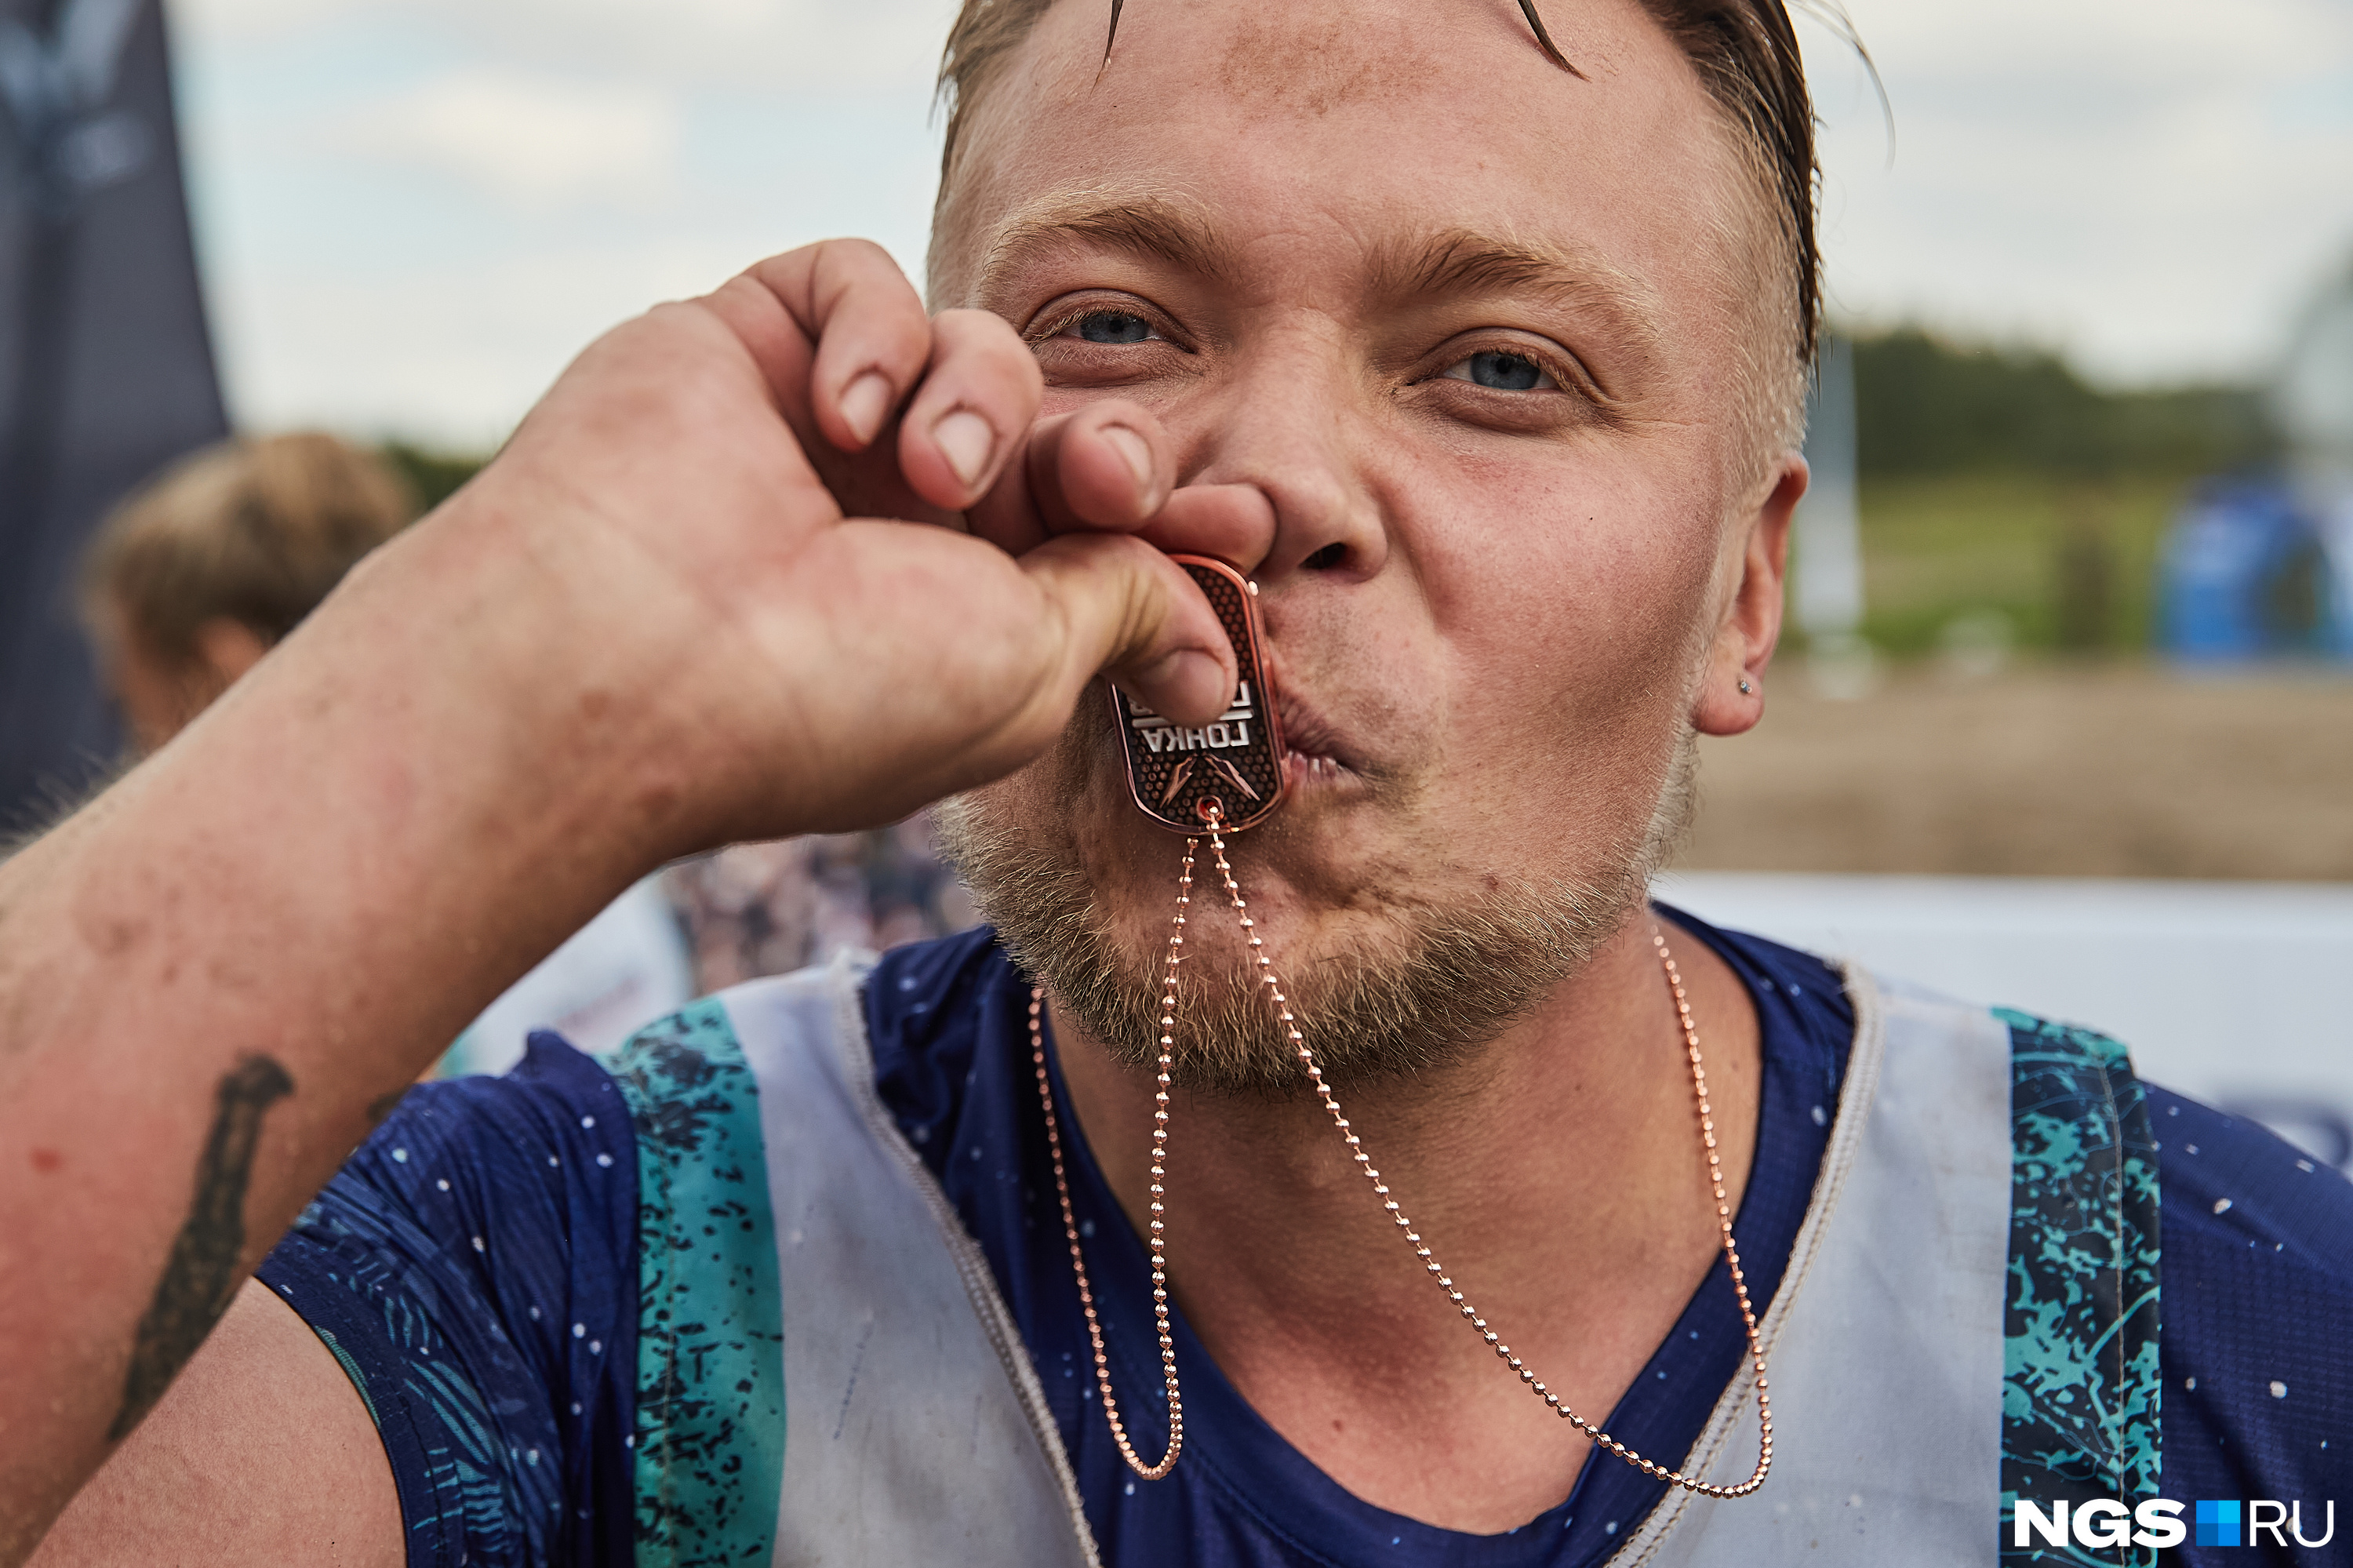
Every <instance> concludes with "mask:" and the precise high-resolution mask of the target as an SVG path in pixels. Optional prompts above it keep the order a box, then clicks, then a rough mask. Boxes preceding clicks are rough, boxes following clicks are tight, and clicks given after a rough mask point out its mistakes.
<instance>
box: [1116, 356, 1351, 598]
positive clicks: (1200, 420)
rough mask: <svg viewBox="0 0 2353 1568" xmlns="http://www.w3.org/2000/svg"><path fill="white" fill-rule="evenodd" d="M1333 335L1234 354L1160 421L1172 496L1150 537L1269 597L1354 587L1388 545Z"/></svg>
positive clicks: (1348, 369) (1348, 379) (1346, 368)
mask: <svg viewBox="0 0 2353 1568" xmlns="http://www.w3.org/2000/svg"><path fill="white" fill-rule="evenodd" d="M1343 347H1344V345H1343V343H1342V341H1341V340H1340V337H1339V335H1338V334H1318V333H1314V332H1309V331H1297V332H1293V333H1290V334H1284V335H1282V336H1280V337H1271V338H1268V339H1265V340H1262V341H1261V343H1259V344H1256V345H1254V346H1253V347H1252V348H1250V349H1247V350H1244V351H1243V352H1242V353H1241V354H1240V355H1239V356H1238V357H1237V358H1236V360H1235V361H1234V362H1233V365H1232V368H1231V371H1230V374H1229V375H1228V376H1224V377H1221V378H1220V379H1219V381H1218V382H1217V383H1215V384H1213V385H1212V386H1210V387H1204V388H1202V389H1201V390H1200V391H1199V392H1198V393H1197V394H1196V395H1195V396H1196V398H1197V399H1198V401H1197V402H1195V403H1194V407H1193V408H1188V409H1187V410H1185V412H1184V414H1182V415H1179V416H1178V417H1177V418H1175V419H1172V420H1171V421H1170V433H1171V434H1172V435H1174V436H1175V437H1176V440H1177V472H1178V475H1179V482H1180V484H1181V485H1182V487H1183V488H1180V489H1179V490H1178V491H1177V492H1176V494H1175V495H1173V496H1172V497H1170V500H1169V503H1168V505H1167V507H1166V510H1164V511H1163V513H1162V514H1161V515H1160V517H1159V518H1158V519H1157V520H1156V521H1155V524H1154V525H1153V527H1152V529H1151V532H1150V537H1151V538H1152V540H1153V542H1154V543H1155V544H1157V545H1159V546H1161V547H1162V548H1163V549H1166V550H1182V551H1195V552H1198V553H1200V554H1203V555H1212V556H1219V557H1220V558H1222V559H1225V560H1228V561H1231V562H1232V563H1233V564H1234V565H1235V566H1237V567H1240V568H1241V569H1242V570H1243V571H1244V572H1246V573H1248V574H1250V576H1251V577H1256V578H1257V579H1258V580H1259V581H1260V582H1261V583H1262V584H1264V585H1266V586H1267V587H1269V588H1272V587H1276V586H1278V585H1280V584H1281V583H1282V582H1283V581H1284V580H1285V579H1286V578H1288V577H1292V576H1294V575H1296V574H1300V573H1316V574H1319V575H1322V574H1331V575H1335V576H1340V577H1345V578H1350V579H1355V580H1359V581H1361V580H1362V579H1364V578H1366V577H1371V576H1373V575H1374V574H1375V573H1377V571H1379V570H1380V567H1381V565H1382V563H1383V562H1384V561H1385V560H1386V559H1387V557H1388V534H1387V530H1386V528H1385V527H1384V526H1383V524H1382V520H1381V516H1380V510H1379V508H1378V506H1377V504H1376V503H1375V500H1374V496H1373V493H1372V491H1371V488H1370V486H1369V485H1368V484H1367V483H1366V472H1365V469H1366V461H1365V459H1366V453H1367V452H1368V450H1369V448H1370V443H1371V441H1372V440H1373V439H1374V433H1373V429H1372V420H1371V419H1370V418H1369V417H1368V416H1369V414H1370V412H1371V411H1370V410H1369V409H1360V408H1357V407H1356V402H1357V401H1358V400H1360V399H1361V398H1363V397H1365V396H1366V393H1365V392H1364V391H1362V390H1360V389H1359V388H1360V387H1361V386H1362V382H1363V377H1362V376H1361V375H1358V374H1353V373H1352V371H1351V367H1350V366H1348V364H1347V363H1346V362H1345V356H1344V354H1343V352H1342V350H1343Z"/></svg>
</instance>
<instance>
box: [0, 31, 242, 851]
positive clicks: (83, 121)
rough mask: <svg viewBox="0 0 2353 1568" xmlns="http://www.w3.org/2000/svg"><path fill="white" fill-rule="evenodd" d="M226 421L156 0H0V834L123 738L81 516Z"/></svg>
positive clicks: (89, 517) (87, 772)
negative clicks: (86, 601) (79, 598)
mask: <svg viewBox="0 0 2353 1568" xmlns="http://www.w3.org/2000/svg"><path fill="white" fill-rule="evenodd" d="M226 433H227V417H226V415H225V414H224V412H223V409H222V407H221V395H220V384H219V381H218V378H217V377H216V375H215V372H214V367H213V353H212V341H211V338H210V335H209V334H208V333H207V332H206V323H205V308H204V299H203V295H202V294H201V292H200V291H199V290H198V287H197V282H196V264H195V247H194V245H193V243H192V242H191V240H190V238H189V233H188V212H187V203H186V198H185V196H184V195H183V193H182V190H181V185H180V148H179V137H178V134H177V132H176V130H175V128H174V122H173V115H172V83H171V71H170V61H169V56H168V53H167V49H166V43H165V38H164V17H163V14H162V9H161V6H160V5H159V4H158V0H0V441H5V444H0V831H5V830H8V829H11V828H17V827H22V826H24V825H26V823H27V822H29V821H33V820H35V819H36V818H37V815H38V814H39V813H40V812H41V811H42V810H44V807H45V802H46V801H47V800H56V799H59V798H63V797H68V796H69V795H71V794H72V793H73V792H75V791H77V790H78V789H80V788H81V787H82V786H83V785H84V784H85V783H86V782H87V780H88V779H90V777H91V776H92V775H93V774H95V773H96V772H97V771H99V770H100V769H101V768H103V767H105V765H106V764H107V763H108V762H109V761H110V760H111V758H112V756H113V754H114V752H115V749H116V747H117V745H118V744H119V743H118V741H117V739H116V733H115V728H114V724H113V721H112V717H111V715H110V714H109V713H108V711H107V708H106V705H105V703H104V701H103V699H102V698H101V696H100V693H99V690H98V685H97V681H96V677H95V673H94V671H93V668H92V664H91V661H90V656H89V653H88V652H87V651H86V650H85V648H84V646H83V642H82V638H81V633H80V630H79V624H78V622H77V620H76V616H75V604H74V586H75V583H74V579H75V572H76V569H77V567H78V564H79V556H80V554H81V550H82V546H83V545H84V543H85V542H86V541H87V540H88V538H89V536H90V530H91V529H92V528H93V527H95V526H96V524H97V523H98V521H99V519H100V517H102V516H103V515H104V514H105V513H106V511H107V509H108V508H109V507H110V506H111V505H112V504H113V503H115V502H116V501H118V500H120V499H121V497H122V495H123V494H124V493H125V492H127V491H129V490H130V489H131V488H132V486H134V485H136V484H137V483H138V482H140V481H141V480H142V479H145V478H147V477H148V476H149V475H150V474H152V473H153V472H154V471H156V470H157V469H158V468H160V467H162V466H163V465H164V463H166V462H169V461H171V460H172V459H173V458H174V457H177V456H179V455H180V454H181V453H183V452H185V451H187V450H190V449H191V448H193V447H196V446H200V445H202V444H204V443H205V442H207V441H211V440H217V439H218V438H219V437H221V436H222V435H224V434H226Z"/></svg>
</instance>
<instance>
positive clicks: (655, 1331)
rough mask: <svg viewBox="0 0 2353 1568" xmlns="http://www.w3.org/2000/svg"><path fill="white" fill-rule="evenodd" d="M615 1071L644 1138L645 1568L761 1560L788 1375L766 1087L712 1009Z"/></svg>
mask: <svg viewBox="0 0 2353 1568" xmlns="http://www.w3.org/2000/svg"><path fill="white" fill-rule="evenodd" d="M614 1076H615V1078H616V1079H617V1081H618V1082H619V1083H620V1085H621V1087H622V1090H623V1092H624V1093H625V1094H627V1095H628V1101H629V1114H630V1115H631V1117H633V1118H635V1120H636V1123H637V1134H638V1292H639V1294H638V1414H637V1429H636V1437H635V1442H636V1447H637V1503H638V1524H637V1542H638V1564H639V1565H640V1568H706V1565H712V1568H715V1565H716V1564H720V1563H730V1564H734V1563H765V1562H767V1561H768V1559H769V1557H770V1555H771V1554H772V1552H774V1550H775V1546H776V1503H777V1499H778V1497H779V1495H780V1490H781V1488H782V1484H783V1478H784V1463H785V1370H784V1325H783V1324H782V1322H781V1321H780V1320H779V1319H778V1318H777V1303H778V1302H779V1301H780V1300H781V1299H782V1297H781V1295H780V1293H779V1290H778V1287H777V1280H776V1227H775V1224H774V1223H773V1220H772V1218H771V1216H770V1213H769V1210H768V1171H767V1161H766V1159H765V1155H764V1154H763V1152H762V1146H761V1139H760V1106H759V1092H758V1088H757V1086H756V1085H755V1084H754V1080H753V1077H752V1072H751V1069H750V1067H749V1066H747V1065H745V1063H744V1053H743V1049H742V1047H740V1046H739V1045H738V1044H736V1041H735V1033H734V1030H733V1027H732V1026H731V1024H730V1023H729V1022H728V1018H727V1010H726V1008H725V1006H724V1005H723V1004H722V1003H721V1002H719V1001H715V1000H706V1001H699V1002H697V1003H695V1004H694V1005H693V1006H691V1007H690V1008H688V1009H686V1010H685V1011H684V1012H679V1013H676V1014H673V1015H672V1016H670V1018H667V1019H664V1020H662V1021H661V1022H659V1023H656V1024H653V1025H651V1026H649V1028H647V1029H645V1030H643V1031H642V1032H640V1033H638V1036H637V1037H636V1038H635V1039H633V1040H631V1041H630V1042H629V1044H628V1045H627V1046H625V1047H623V1049H622V1053H621V1055H620V1058H619V1060H618V1062H617V1064H616V1065H615V1069H614Z"/></svg>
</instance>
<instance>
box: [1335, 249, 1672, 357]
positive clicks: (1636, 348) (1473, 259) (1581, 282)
mask: <svg viewBox="0 0 2353 1568" xmlns="http://www.w3.org/2000/svg"><path fill="white" fill-rule="evenodd" d="M1373 277H1374V282H1375V286H1376V287H1377V288H1378V289H1381V290H1382V291H1385V292H1387V293H1389V294H1391V295H1393V296H1401V295H1416V294H1419V295H1445V294H1460V293H1482V294H1531V293H1533V294H1537V295H1541V296H1543V297H1545V298H1546V299H1548V300H1549V301H1551V302H1554V303H1555V304H1557V305H1560V306H1562V307H1564V308H1566V309H1568V310H1572V311H1575V312H1577V313H1578V314H1579V315H1583V316H1587V317H1592V318H1598V319H1599V321H1600V323H1601V325H1602V329H1603V330H1604V331H1605V332H1608V333H1609V334H1611V335H1612V336H1614V337H1615V338H1616V339H1617V340H1618V346H1619V347H1620V350H1621V351H1630V352H1632V353H1634V354H1636V355H1641V356H1643V357H1645V358H1647V357H1648V356H1650V355H1652V354H1654V353H1656V352H1657V350H1658V347H1659V344H1660V340H1661V337H1662V331H1661V328H1660V324H1659V323H1660V321H1661V319H1662V307H1661V303H1660V301H1659V297H1658V291H1657V290H1656V289H1654V288H1652V287H1651V285H1650V284H1648V283H1646V282H1644V281H1641V279H1639V278H1637V277H1635V276H1634V275H1633V274H1632V273H1630V272H1628V271H1627V270H1625V269H1623V268H1621V267H1620V266H1618V265H1616V264H1615V263H1614V262H1611V261H1609V260H1607V259H1606V258H1604V257H1602V256H1600V255H1599V254H1598V253H1597V252H1595V251H1593V250H1592V249H1589V248H1587V247H1584V246H1573V245H1556V244H1550V243H1541V244H1530V243H1528V242H1526V241H1525V240H1518V239H1512V238H1504V237H1502V236H1497V235H1492V234H1482V233H1480V232H1478V231H1477V230H1475V229H1467V228H1457V229H1450V230H1448V231H1446V232H1444V233H1441V234H1439V235H1435V236H1432V237H1431V238H1429V239H1427V240H1424V241H1421V242H1419V243H1418V244H1415V245H1413V246H1410V247H1406V248H1402V249H1391V250H1388V251H1386V252H1384V253H1382V254H1380V255H1378V256H1377V257H1376V259H1375V262H1374V268H1373Z"/></svg>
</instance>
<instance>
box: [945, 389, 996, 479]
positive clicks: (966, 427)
mask: <svg viewBox="0 0 2353 1568" xmlns="http://www.w3.org/2000/svg"><path fill="white" fill-rule="evenodd" d="M932 440H934V441H936V442H938V443H939V448H940V450H941V451H942V452H943V453H944V454H945V455H946V457H947V460H948V466H949V467H950V468H952V469H954V470H955V476H956V477H957V478H958V479H960V480H962V481H964V482H965V485H966V486H971V485H975V484H978V483H979V482H980V476H981V475H982V474H983V473H985V472H987V470H988V456H989V453H991V452H992V451H995V450H997V432H996V431H995V430H992V429H989V428H988V421H987V419H984V418H981V417H980V416H979V415H977V414H976V413H974V412H973V411H972V410H971V409H969V408H958V409H956V410H955V412H954V413H952V414H948V415H945V416H943V417H942V418H941V419H940V422H939V423H938V424H936V425H934V426H933V427H932Z"/></svg>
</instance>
